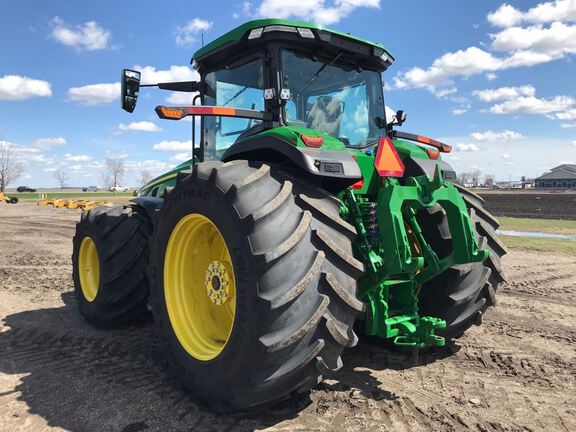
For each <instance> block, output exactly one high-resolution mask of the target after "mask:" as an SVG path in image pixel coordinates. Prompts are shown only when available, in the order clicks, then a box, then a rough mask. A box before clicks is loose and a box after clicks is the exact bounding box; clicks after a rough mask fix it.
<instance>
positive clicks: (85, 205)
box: [37, 199, 113, 210]
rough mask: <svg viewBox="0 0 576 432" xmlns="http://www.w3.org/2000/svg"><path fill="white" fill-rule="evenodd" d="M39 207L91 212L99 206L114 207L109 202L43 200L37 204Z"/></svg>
mask: <svg viewBox="0 0 576 432" xmlns="http://www.w3.org/2000/svg"><path fill="white" fill-rule="evenodd" d="M37 204H38V205H45V206H53V207H54V208H69V209H79V210H90V209H92V208H94V207H97V206H106V207H112V206H113V204H112V203H111V202H108V201H88V200H66V199H43V200H40V201H38V202H37Z"/></svg>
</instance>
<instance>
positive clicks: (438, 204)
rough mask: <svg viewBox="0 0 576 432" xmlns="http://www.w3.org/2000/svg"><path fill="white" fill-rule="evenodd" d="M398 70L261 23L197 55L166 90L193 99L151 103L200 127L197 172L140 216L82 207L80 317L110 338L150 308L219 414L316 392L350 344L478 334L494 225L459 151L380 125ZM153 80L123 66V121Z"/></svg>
mask: <svg viewBox="0 0 576 432" xmlns="http://www.w3.org/2000/svg"><path fill="white" fill-rule="evenodd" d="M393 60H394V59H393V57H392V55H391V54H390V53H389V52H388V50H387V49H386V48H385V47H384V46H383V45H381V44H379V43H372V42H369V41H366V40H364V39H360V38H358V37H355V36H352V35H350V34H346V33H340V32H337V31H333V30H330V29H328V28H325V27H323V26H321V25H317V24H311V23H306V22H295V21H288V20H279V19H266V20H257V21H251V22H248V23H246V24H243V25H241V26H239V27H238V28H236V29H234V30H232V31H230V32H229V33H226V34H225V35H223V36H221V37H220V38H218V39H216V40H215V41H213V42H212V43H210V44H208V45H206V46H205V47H203V48H202V49H200V50H199V51H197V52H196V53H195V54H194V57H193V64H194V67H195V68H196V70H197V71H198V72H199V75H200V81H198V82H171V83H159V84H155V86H157V87H159V88H161V89H168V90H172V91H183V92H190V93H194V94H195V96H194V104H193V105H192V106H186V107H165V106H159V107H157V108H156V112H157V114H158V116H159V117H160V118H163V119H170V120H180V119H183V118H184V117H188V116H190V117H191V119H192V124H191V127H192V130H193V133H192V142H193V143H192V148H191V160H190V161H188V162H186V163H184V164H181V165H180V166H178V167H177V168H176V169H175V170H173V171H171V172H169V173H166V174H165V175H163V176H161V177H159V178H157V179H155V180H153V181H151V182H150V183H149V184H147V185H146V186H144V187H143V188H142V189H141V190H140V193H139V196H138V197H136V198H134V199H133V200H132V203H131V204H130V205H127V206H117V207H112V208H109V207H97V208H94V209H92V210H90V211H87V212H84V214H83V215H82V218H81V221H80V222H79V223H78V224H77V227H76V235H75V237H74V252H73V257H72V259H73V268H74V270H73V276H74V283H75V288H76V295H77V299H78V304H79V307H80V311H81V313H82V314H83V315H84V316H85V317H86V319H87V320H88V321H89V322H90V323H92V324H94V325H97V326H100V327H111V326H117V325H122V324H126V323H129V322H131V321H133V320H138V319H141V317H142V316H143V315H146V314H147V312H148V311H151V312H152V315H153V320H154V326H155V330H156V333H157V335H158V337H159V340H160V342H161V344H162V346H163V348H162V351H163V353H164V354H165V357H166V359H167V361H168V363H169V364H170V365H171V367H172V368H173V370H174V372H175V374H176V375H177V376H178V378H179V379H180V380H181V382H182V383H183V384H184V386H186V387H187V388H188V389H190V390H191V391H192V393H193V394H194V395H195V396H196V397H197V398H198V399H201V400H203V401H205V402H206V403H208V404H209V405H210V406H211V407H212V408H213V409H215V410H219V411H235V410H244V409H248V408H251V407H254V406H258V405H260V404H263V403H266V402H270V401H275V400H280V399H284V398H287V397H290V396H291V395H292V394H294V393H295V392H296V393H299V392H305V391H308V390H309V389H311V388H312V387H314V386H315V385H316V384H318V383H319V381H320V380H321V379H322V376H323V375H324V374H325V373H327V372H330V371H335V370H338V369H339V368H340V367H341V366H342V360H341V357H340V356H341V354H342V352H343V350H344V349H345V348H347V347H352V346H354V345H356V343H357V342H358V336H357V333H361V334H365V335H370V336H376V337H381V338H383V340H389V342H390V343H393V344H395V345H399V346H405V347H413V348H414V349H420V348H427V347H437V346H443V345H444V344H445V343H446V340H451V339H454V338H458V337H460V336H462V335H463V334H464V332H465V331H466V330H467V329H468V328H470V327H471V326H472V325H479V324H480V323H481V322H482V315H483V313H484V311H485V310H486V309H487V308H488V307H489V306H491V305H493V304H494V302H495V292H496V290H497V288H498V285H499V284H500V283H501V282H502V281H503V275H502V270H501V264H500V261H501V257H502V255H504V254H505V252H506V251H505V248H504V246H503V245H502V243H501V242H500V241H499V240H498V238H497V237H496V232H495V230H496V228H497V227H498V222H497V221H496V219H495V218H494V217H493V216H491V215H490V214H489V213H488V212H487V211H486V210H485V209H484V208H483V201H482V199H481V198H480V197H479V196H477V195H475V194H473V193H471V192H468V191H466V190H465V189H463V188H462V187H461V186H459V185H457V184H455V183H454V182H455V180H456V175H455V172H454V170H453V169H452V168H451V167H450V165H448V164H447V163H446V162H445V161H443V160H442V158H441V154H442V153H447V152H450V150H451V148H450V146H448V145H446V144H443V143H441V142H438V141H435V140H433V139H429V138H426V137H424V136H420V135H413V134H409V133H405V132H400V131H397V130H395V127H397V126H401V125H402V123H403V122H404V120H405V117H406V116H405V114H404V113H403V112H402V111H398V112H397V113H396V114H395V115H394V116H392V118H387V117H386V115H385V106H384V97H383V91H382V89H383V86H382V79H381V74H382V73H383V72H384V71H385V70H386V69H387V68H388V67H389V66H391V64H392V62H393ZM142 86H143V85H140V74H139V72H137V71H133V70H128V69H125V70H123V72H122V106H123V108H124V109H125V110H127V111H129V112H132V111H133V110H134V107H135V105H136V100H137V97H138V92H139V88H140V87H142ZM191 100H192V95H191ZM196 120H198V124H199V127H196ZM197 128H199V131H198V132H199V133H198V134H197V133H196V130H195V129H197ZM196 135H198V136H199V140H197V139H196ZM196 141H199V142H198V143H196Z"/></svg>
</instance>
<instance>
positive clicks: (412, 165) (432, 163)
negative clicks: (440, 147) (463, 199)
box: [404, 157, 456, 181]
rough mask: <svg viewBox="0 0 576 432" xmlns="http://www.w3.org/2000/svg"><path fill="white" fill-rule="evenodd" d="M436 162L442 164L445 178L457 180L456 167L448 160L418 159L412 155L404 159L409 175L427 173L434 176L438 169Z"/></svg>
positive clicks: (441, 167)
mask: <svg viewBox="0 0 576 432" xmlns="http://www.w3.org/2000/svg"><path fill="white" fill-rule="evenodd" d="M436 164H439V165H440V170H441V171H442V178H443V180H448V181H456V171H454V168H452V166H451V165H450V164H449V163H448V162H445V161H443V160H433V159H418V158H411V157H408V158H406V159H404V165H405V166H406V175H409V176H419V175H427V176H428V177H430V178H433V177H434V172H435V171H436Z"/></svg>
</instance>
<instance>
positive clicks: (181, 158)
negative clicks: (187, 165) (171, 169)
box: [170, 152, 192, 163]
mask: <svg viewBox="0 0 576 432" xmlns="http://www.w3.org/2000/svg"><path fill="white" fill-rule="evenodd" d="M188 159H192V156H191V155H190V152H188V153H176V154H175V155H174V156H171V157H170V160H171V161H174V162H178V163H180V162H185V161H187V160H188Z"/></svg>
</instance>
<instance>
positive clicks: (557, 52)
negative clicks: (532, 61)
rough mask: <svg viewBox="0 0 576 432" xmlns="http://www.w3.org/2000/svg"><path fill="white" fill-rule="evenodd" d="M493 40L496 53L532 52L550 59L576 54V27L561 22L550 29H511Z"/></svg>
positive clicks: (552, 25) (537, 26)
mask: <svg viewBox="0 0 576 432" xmlns="http://www.w3.org/2000/svg"><path fill="white" fill-rule="evenodd" d="M492 38H493V40H492V49H494V50H496V51H520V50H531V51H535V52H537V53H541V55H548V57H549V58H550V59H552V58H555V57H562V56H564V55H565V54H570V53H574V52H576V25H566V24H563V23H561V22H554V23H552V24H551V25H550V27H543V26H542V25H535V26H530V27H526V28H523V27H511V28H508V29H506V30H503V31H501V32H500V33H497V34H496V35H493V36H492ZM543 58H544V57H543ZM548 61H550V60H548Z"/></svg>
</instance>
